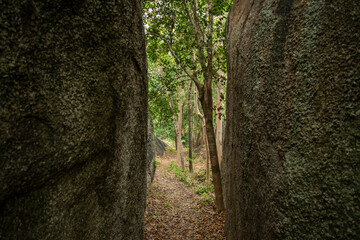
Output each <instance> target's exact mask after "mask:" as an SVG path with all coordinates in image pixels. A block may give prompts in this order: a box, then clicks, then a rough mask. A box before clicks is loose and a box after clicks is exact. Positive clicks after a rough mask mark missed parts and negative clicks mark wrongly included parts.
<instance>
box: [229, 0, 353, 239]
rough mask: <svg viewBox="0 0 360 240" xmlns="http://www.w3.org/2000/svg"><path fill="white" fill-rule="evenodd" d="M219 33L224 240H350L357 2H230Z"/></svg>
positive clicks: (299, 0) (351, 230) (351, 225)
mask: <svg viewBox="0 0 360 240" xmlns="http://www.w3.org/2000/svg"><path fill="white" fill-rule="evenodd" d="M226 36H227V59H228V82H227V98H226V99H227V106H226V114H227V117H226V121H227V124H226V134H225V136H226V137H225V144H224V156H223V161H224V164H223V165H222V166H223V168H225V169H223V170H224V173H225V174H224V186H225V196H226V210H227V212H226V235H227V239H229V240H232V239H244V240H245V239H263V240H270V239H356V238H357V237H356V236H359V235H360V228H359V226H358V223H359V222H360V214H359V212H360V211H359V206H360V199H359V189H360V181H359V176H360V168H359V159H360V137H359V136H360V127H359V126H360V117H359V114H360V106H359V104H360V101H359V100H360V99H359V97H360V81H359V76H360V68H359V63H360V54H359V49H360V41H359V36H360V4H359V1H357V0H350V1H325V0H320V1H315V0H311V1H305V0H289V1H283V0H280V1H279V0H265V1H254V0H236V1H234V4H233V7H232V9H231V12H230V14H229V18H228V24H227V33H226Z"/></svg>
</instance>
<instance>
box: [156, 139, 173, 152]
mask: <svg viewBox="0 0 360 240" xmlns="http://www.w3.org/2000/svg"><path fill="white" fill-rule="evenodd" d="M155 146H156V155H157V156H162V155H164V152H165V151H166V148H168V147H170V145H169V144H167V143H166V142H164V141H163V140H161V139H159V138H156V139H155Z"/></svg>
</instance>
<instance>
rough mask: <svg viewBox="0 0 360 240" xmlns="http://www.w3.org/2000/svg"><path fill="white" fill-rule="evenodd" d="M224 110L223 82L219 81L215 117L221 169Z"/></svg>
mask: <svg viewBox="0 0 360 240" xmlns="http://www.w3.org/2000/svg"><path fill="white" fill-rule="evenodd" d="M222 110H223V86H222V84H221V81H219V82H218V84H217V104H216V109H215V116H216V148H217V154H218V159H219V167H220V168H221V160H222V145H223V139H222V135H223V134H222V133H223V127H222V124H223V120H222Z"/></svg>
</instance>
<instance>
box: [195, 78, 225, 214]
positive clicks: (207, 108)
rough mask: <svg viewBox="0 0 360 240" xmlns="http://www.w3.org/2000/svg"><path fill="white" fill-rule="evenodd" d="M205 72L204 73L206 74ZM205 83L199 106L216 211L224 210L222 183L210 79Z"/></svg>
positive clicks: (206, 79)
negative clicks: (208, 157) (203, 124)
mask: <svg viewBox="0 0 360 240" xmlns="http://www.w3.org/2000/svg"><path fill="white" fill-rule="evenodd" d="M206 75H207V74H205V76H206ZM204 82H205V85H204V88H203V90H202V93H199V95H200V102H201V106H202V108H203V111H204V118H205V128H206V136H207V142H208V146H209V156H210V164H211V172H212V177H213V184H214V190H215V205H216V209H217V210H218V211H222V210H224V208H225V207H224V199H223V191H222V183H221V172H220V167H219V160H218V155H217V149H216V138H215V132H214V125H213V108H212V102H213V100H212V89H211V81H209V78H205V80H204Z"/></svg>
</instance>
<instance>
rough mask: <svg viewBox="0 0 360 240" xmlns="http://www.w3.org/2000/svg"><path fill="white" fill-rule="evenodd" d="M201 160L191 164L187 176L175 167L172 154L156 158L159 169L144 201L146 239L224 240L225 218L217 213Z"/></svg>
mask: <svg viewBox="0 0 360 240" xmlns="http://www.w3.org/2000/svg"><path fill="white" fill-rule="evenodd" d="M201 159H202V158H201V157H200V161H197V160H194V173H189V172H188V171H186V172H182V171H179V170H180V167H178V166H175V165H174V163H175V162H176V153H175V152H170V151H166V152H165V153H164V155H163V156H161V157H156V161H157V162H158V163H157V165H158V166H157V168H156V172H155V177H154V181H153V183H152V185H151V188H150V190H149V192H148V196H147V201H146V212H145V239H148V240H155V239H159V240H162V239H175V240H176V239H181V240H190V239H214V240H215V239H225V237H224V214H223V213H217V212H216V209H215V204H214V199H213V198H214V197H213V193H211V191H212V192H213V190H211V184H210V183H208V182H206V181H204V178H205V174H204V173H205V171H204V169H205V163H203V162H201ZM179 172H180V173H179ZM180 179H181V180H180ZM196 191H198V193H196ZM199 193H202V194H200V195H199Z"/></svg>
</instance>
